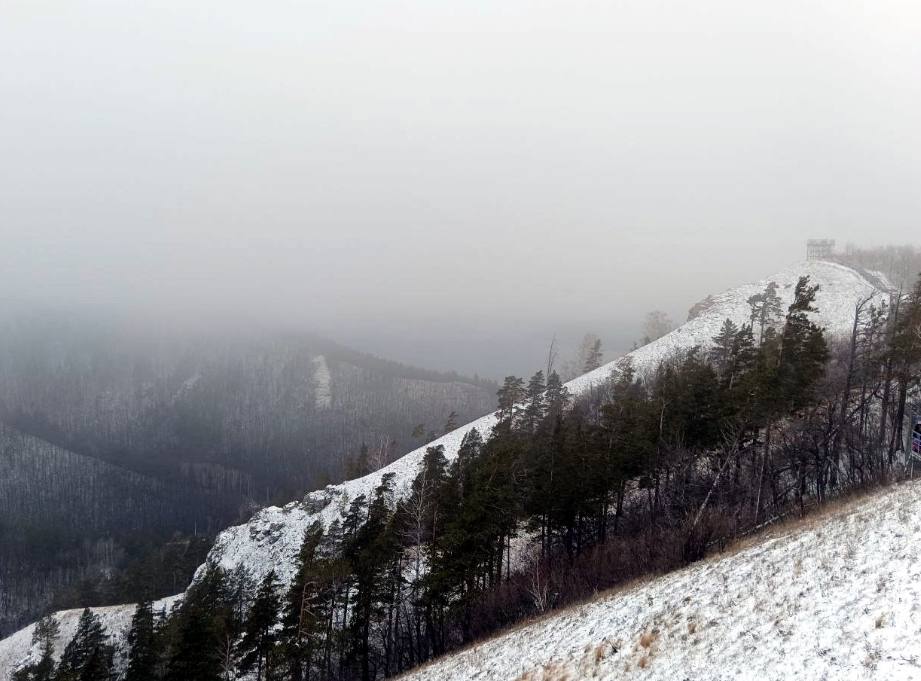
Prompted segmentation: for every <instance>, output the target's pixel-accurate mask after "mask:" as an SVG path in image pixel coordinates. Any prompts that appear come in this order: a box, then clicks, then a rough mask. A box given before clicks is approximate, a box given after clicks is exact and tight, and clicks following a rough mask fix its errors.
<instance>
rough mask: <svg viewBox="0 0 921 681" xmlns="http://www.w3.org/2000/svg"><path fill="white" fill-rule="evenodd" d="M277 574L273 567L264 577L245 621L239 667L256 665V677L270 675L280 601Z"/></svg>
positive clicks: (247, 668) (239, 647)
mask: <svg viewBox="0 0 921 681" xmlns="http://www.w3.org/2000/svg"><path fill="white" fill-rule="evenodd" d="M278 588H279V584H278V577H277V576H276V575H275V571H274V570H270V571H269V573H268V574H267V575H266V576H265V577H264V578H263V580H262V582H261V583H260V584H259V590H258V591H257V592H256V598H255V600H254V601H253V605H252V607H251V608H250V611H249V614H248V615H247V617H246V622H245V623H244V625H243V638H242V640H241V641H240V644H239V646H238V652H239V654H240V671H242V672H243V673H248V672H250V671H252V670H253V668H254V667H255V670H256V681H262V679H267V678H269V673H270V669H269V668H268V661H269V655H270V653H271V651H272V647H273V646H274V645H275V640H276V635H275V631H274V629H275V624H276V623H277V622H278V614H279V612H278V611H279V608H280V607H281V603H280V601H279V597H278Z"/></svg>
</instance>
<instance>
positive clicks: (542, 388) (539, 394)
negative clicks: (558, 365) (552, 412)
mask: <svg viewBox="0 0 921 681" xmlns="http://www.w3.org/2000/svg"><path fill="white" fill-rule="evenodd" d="M546 389H547V386H546V385H544V372H543V371H538V372H537V373H535V374H534V375H533V376H532V377H531V380H530V381H528V387H527V390H526V391H525V408H524V427H525V428H526V429H527V430H528V431H529V432H534V430H536V429H537V426H538V425H540V423H541V421H543V420H544V416H545V415H546V411H545V404H544V402H545V394H544V393H545V392H546Z"/></svg>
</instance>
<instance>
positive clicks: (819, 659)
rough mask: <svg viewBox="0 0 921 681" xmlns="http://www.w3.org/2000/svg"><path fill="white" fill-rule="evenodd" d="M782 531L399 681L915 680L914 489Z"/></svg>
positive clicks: (920, 492) (919, 486)
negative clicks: (620, 680)
mask: <svg viewBox="0 0 921 681" xmlns="http://www.w3.org/2000/svg"><path fill="white" fill-rule="evenodd" d="M780 532H781V534H779V535H778V536H775V537H774V538H771V539H767V540H765V541H763V542H762V543H760V544H757V545H754V546H751V547H749V548H744V549H742V550H739V551H738V552H737V553H734V554H731V555H726V556H723V557H715V558H713V559H710V560H708V561H705V562H702V563H698V564H695V565H693V566H691V567H689V568H686V569H684V570H681V571H678V572H674V573H671V574H669V575H666V576H664V577H660V578H658V579H655V580H653V581H650V582H647V583H645V584H642V585H640V586H636V587H634V588H631V589H627V590H625V591H622V592H615V593H611V594H609V595H605V596H601V597H599V598H597V599H596V600H594V601H592V602H589V603H587V604H584V605H580V606H576V607H573V608H571V609H568V610H565V611H563V612H561V613H560V614H557V615H551V616H549V617H547V618H546V619H543V620H541V621H538V622H536V623H533V624H530V625H527V626H524V627H521V628H518V629H516V630H513V631H511V632H509V633H506V634H504V635H501V636H499V637H497V638H495V639H492V640H490V641H486V642H484V643H482V644H479V645H476V646H474V647H472V648H470V649H467V650H465V651H463V652H460V653H457V654H455V655H452V656H449V657H446V658H444V659H442V660H438V661H436V662H434V663H433V664H431V665H429V666H427V667H424V668H421V669H419V670H417V671H415V672H413V673H410V674H407V675H406V676H405V677H401V679H402V681H427V680H429V679H437V680H438V681H468V680H472V679H477V680H479V681H487V680H496V681H498V680H500V679H502V680H506V679H507V680H509V681H511V680H517V681H525V680H528V681H550V680H551V679H552V680H554V681H563V680H564V679H565V680H569V681H576V680H579V679H609V680H613V679H618V680H619V679H634V678H635V679H643V680H644V681H682V680H688V681H690V680H693V681H729V680H730V679H732V680H739V679H746V680H747V679H751V680H752V681H775V680H776V681H781V680H783V681H796V680H803V681H819V680H827V681H832V680H843V679H848V680H850V679H854V680H856V679H886V680H887V681H888V680H892V681H906V680H911V679H921V482H910V483H902V484H900V485H897V486H894V487H891V488H889V489H887V490H885V491H883V492H880V493H877V494H876V495H873V496H871V497H868V498H865V499H863V500H861V501H859V502H853V503H851V504H849V505H847V506H845V507H844V509H843V510H840V511H838V512H835V513H832V514H830V515H829V516H827V517H824V518H819V519H816V520H815V521H814V522H812V523H811V524H809V523H808V519H807V524H806V525H805V526H803V527H798V526H794V527H793V528H790V529H789V530H788V531H786V533H782V532H783V530H781V531H780Z"/></svg>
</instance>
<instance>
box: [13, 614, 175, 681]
mask: <svg viewBox="0 0 921 681" xmlns="http://www.w3.org/2000/svg"><path fill="white" fill-rule="evenodd" d="M177 599H178V596H170V597H169V598H161V599H160V600H158V601H154V603H153V605H152V607H153V612H154V613H155V614H158V615H159V614H163V613H167V612H169V610H170V608H172V607H173V605H174V604H175V602H176V601H177ZM92 610H93V612H94V613H96V615H98V616H99V621H100V622H101V623H102V625H103V626H104V627H105V628H106V631H108V632H109V634H110V635H111V637H112V638H111V642H112V643H113V644H114V645H115V667H116V669H121V668H122V667H123V666H124V665H125V663H126V660H125V652H126V645H125V635H126V634H127V632H128V628H129V627H130V626H131V618H132V617H133V616H134V610H135V606H134V605H111V606H104V607H101V608H93V609H92ZM82 612H83V609H82V608H76V609H74V610H61V611H59V612H57V613H55V617H56V618H57V620H58V624H59V625H60V630H59V631H58V637H57V639H55V651H56V652H57V654H58V655H60V654H61V652H62V651H63V650H64V647H65V646H66V645H67V643H68V641H70V639H72V638H73V636H74V632H76V630H77V622H78V621H79V620H80V614H81V613H82ZM34 627H35V625H34V624H30V625H29V626H27V627H25V628H24V629H20V630H19V631H17V632H16V633H15V634H13V635H11V636H9V637H7V638H5V639H3V640H2V641H0V680H2V681H6V680H7V679H9V678H10V676H11V675H12V673H13V671H14V670H15V669H16V668H17V667H19V666H21V665H23V664H27V663H33V662H38V659H39V652H38V649H37V647H33V646H32V630H33V629H34Z"/></svg>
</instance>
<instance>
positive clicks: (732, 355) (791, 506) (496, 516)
mask: <svg viewBox="0 0 921 681" xmlns="http://www.w3.org/2000/svg"><path fill="white" fill-rule="evenodd" d="M815 295H816V286H814V285H812V284H811V283H810V281H809V280H808V278H806V277H803V278H801V279H800V281H799V283H798V284H797V286H796V290H795V294H794V298H793V301H792V303H791V304H790V305H789V306H786V308H785V309H784V307H783V306H781V304H780V301H779V298H778V296H777V293H776V290H775V289H774V288H772V286H771V285H770V284H769V285H768V286H767V287H766V288H765V289H764V291H762V292H761V293H759V294H756V295H753V296H752V297H751V298H750V299H749V304H750V306H751V317H750V323H749V324H746V325H743V326H739V325H736V324H734V323H733V322H732V321H730V320H727V321H726V322H725V323H724V325H723V327H722V329H721V330H720V332H719V334H718V335H717V336H716V337H715V338H714V339H713V343H712V348H710V349H708V350H707V351H704V350H701V349H699V348H690V349H687V350H685V351H683V352H680V353H677V354H675V355H673V356H671V357H669V358H667V359H665V360H663V361H662V362H661V363H660V364H659V366H658V367H657V368H655V370H654V371H652V372H650V373H648V374H643V375H640V374H638V373H637V372H635V371H634V369H633V368H632V367H631V366H630V365H629V364H624V365H622V366H621V367H620V369H619V370H618V371H616V372H615V373H614V374H612V376H611V378H610V379H609V380H608V381H607V382H606V383H604V384H603V385H601V386H599V387H597V388H596V389H595V390H593V391H592V392H591V393H590V394H587V395H584V396H581V397H579V398H577V399H573V398H572V397H571V396H570V395H568V394H567V391H566V390H565V388H564V387H563V386H562V384H561V382H560V381H559V378H558V377H557V375H556V374H555V372H553V371H552V370H551V372H550V374H549V376H546V377H545V375H544V373H543V372H542V371H540V372H537V373H535V374H534V375H533V376H532V377H531V378H530V379H529V380H527V381H525V380H523V379H521V378H517V377H513V376H512V377H508V378H507V379H506V380H505V382H504V384H503V385H502V387H501V388H500V389H499V391H498V407H499V411H498V422H497V425H496V426H495V428H493V430H492V432H490V433H479V432H477V431H475V430H472V431H470V432H469V433H468V434H467V436H466V438H465V440H464V443H463V445H462V447H461V449H460V452H459V453H458V456H457V457H456V459H455V460H454V461H452V462H450V463H449V462H448V461H447V459H446V458H445V456H444V452H443V451H442V450H441V448H439V447H432V448H429V450H428V451H427V453H426V456H425V458H424V461H423V462H422V465H421V466H420V468H419V470H418V472H417V475H416V477H415V480H414V481H413V482H412V486H411V490H410V492H409V494H408V495H407V496H405V497H401V498H399V499H397V498H396V495H395V493H394V481H393V478H392V476H390V475H387V476H384V478H383V480H382V482H381V484H380V485H379V486H378V487H377V488H376V489H375V490H374V492H373V493H372V494H371V495H370V496H369V497H364V496H360V497H358V498H355V499H353V500H352V501H351V504H350V506H349V508H348V510H347V512H346V513H345V515H344V517H343V520H342V522H336V523H334V524H333V525H332V526H330V527H328V528H326V529H325V530H324V528H322V527H321V525H320V524H319V523H317V524H315V525H313V526H312V527H311V528H309V530H308V531H307V532H306V533H305V536H304V541H303V545H302V549H301V552H300V556H299V558H298V566H297V570H296V573H295V576H294V579H293V580H292V581H291V583H290V584H281V583H279V581H278V579H277V577H276V575H275V573H274V572H269V573H268V575H267V576H266V577H265V578H264V579H262V580H261V582H260V583H258V584H254V583H252V580H251V579H250V578H249V577H248V576H247V574H246V570H245V568H244V567H242V566H241V567H240V568H239V569H237V570H236V571H233V572H226V571H224V570H222V569H221V568H219V567H218V566H216V565H211V566H209V567H208V569H207V570H206V571H205V573H204V574H203V575H202V577H201V579H199V580H197V581H196V582H195V583H194V584H193V586H192V587H191V588H190V590H189V591H188V592H187V594H186V596H185V599H184V600H183V602H182V604H181V606H179V607H178V608H177V609H176V610H175V611H174V612H173V613H172V614H171V615H170V616H169V617H166V618H165V619H160V620H156V618H154V617H152V615H151V614H150V607H149V606H148V605H144V606H143V607H141V608H139V609H138V611H137V613H136V616H135V622H134V624H133V626H132V629H131V632H132V633H131V634H130V635H129V640H131V641H132V642H133V643H132V645H131V646H130V649H129V652H128V662H127V673H126V674H127V675H126V678H127V679H132V680H134V679H140V678H145V679H151V678H152V679H158V678H162V679H167V680H169V681H173V680H175V681H178V680H179V679H183V680H185V681H196V680H198V679H201V680H205V679H208V680H214V681H217V680H218V679H227V678H235V677H236V676H238V675H240V674H251V675H252V677H253V678H257V679H266V680H268V679H284V680H285V681H288V680H296V681H303V680H305V679H362V680H363V681H364V680H370V679H376V678H382V677H386V676H391V675H394V674H396V673H399V672H400V671H403V670H406V669H410V668H412V667H414V666H416V665H418V664H420V663H422V662H424V661H425V660H427V659H430V658H431V657H433V656H437V655H440V654H443V653H445V652H448V651H450V650H453V649H456V648H458V647H459V646H462V645H465V644H466V643H468V642H471V641H474V640H476V639H478V638H480V637H483V636H486V635H488V634H490V633H491V632H493V631H496V630H497V629H500V628H502V627H504V626H507V625H510V624H512V623H514V622H517V621H520V620H521V619H523V618H527V617H529V616H532V615H535V614H539V613H541V612H545V611H547V610H549V609H552V608H555V607H560V606H563V605H565V604H567V603H571V602H573V601H575V600H578V599H581V598H585V597H589V596H591V595H592V594H593V593H596V592H598V591H599V590H602V589H605V588H608V587H611V586H615V585H617V584H621V583H623V582H625V581H628V580H630V579H632V578H635V577H639V576H642V575H646V574H650V573H654V572H660V571H664V570H669V569H673V568H675V567H678V566H681V565H684V564H687V563H688V562H691V561H694V560H697V559H699V558H700V557H702V556H703V555H705V553H706V552H707V551H710V550H713V549H714V548H718V547H720V546H722V545H725V544H726V543H728V542H730V541H732V540H733V539H734V538H737V537H739V536H741V535H744V534H747V533H749V532H751V531H753V530H756V529H757V528H758V527H761V526H764V525H765V524H768V523H771V522H774V521H776V520H777V519H779V518H783V517H785V516H787V515H791V514H793V515H796V514H805V513H807V512H808V511H809V509H811V508H814V507H816V506H819V505H821V504H822V503H824V502H825V501H826V500H827V499H829V498H833V497H836V496H839V495H842V494H845V493H849V492H852V491H854V490H859V489H863V488H866V487H868V486H873V485H877V484H881V483H885V482H887V481H890V480H893V479H896V478H897V477H899V476H900V475H901V474H902V472H903V467H902V466H903V462H904V460H905V457H904V453H903V451H902V450H903V449H904V441H905V435H906V433H905V432H904V425H905V423H906V416H907V414H908V412H909V411H910V409H911V408H912V403H913V400H916V398H915V397H914V395H915V394H916V388H917V385H918V375H919V364H921V279H919V281H918V283H917V284H916V286H915V287H914V289H913V291H912V292H911V294H910V295H907V296H905V297H902V298H895V299H894V300H893V303H892V305H891V306H887V307H886V308H884V309H883V308H878V307H874V306H872V305H870V304H869V299H867V300H866V301H862V302H858V303H857V304H856V305H855V308H854V319H853V327H852V333H851V334H850V336H849V337H847V338H843V339H830V338H827V337H826V335H825V333H824V332H823V330H822V329H821V328H820V327H818V326H817V325H816V324H815V323H813V322H812V321H810V315H811V313H813V312H814V311H815ZM528 547H530V550H528ZM155 620H156V621H155ZM36 631H38V630H36ZM139 632H144V633H143V634H142V633H139ZM36 664H40V663H36ZM36 669H37V668H36ZM139 669H143V671H142V672H141V671H138V670H139ZM20 673H21V675H22V676H21V678H22V679H39V678H50V677H42V676H38V675H37V674H38V673H39V672H38V671H34V670H33V671H30V670H28V669H27V670H23V671H21V672H20ZM30 674H32V676H30ZM138 674H141V675H138ZM87 678H108V677H106V676H99V677H94V676H89V677H87Z"/></svg>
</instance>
